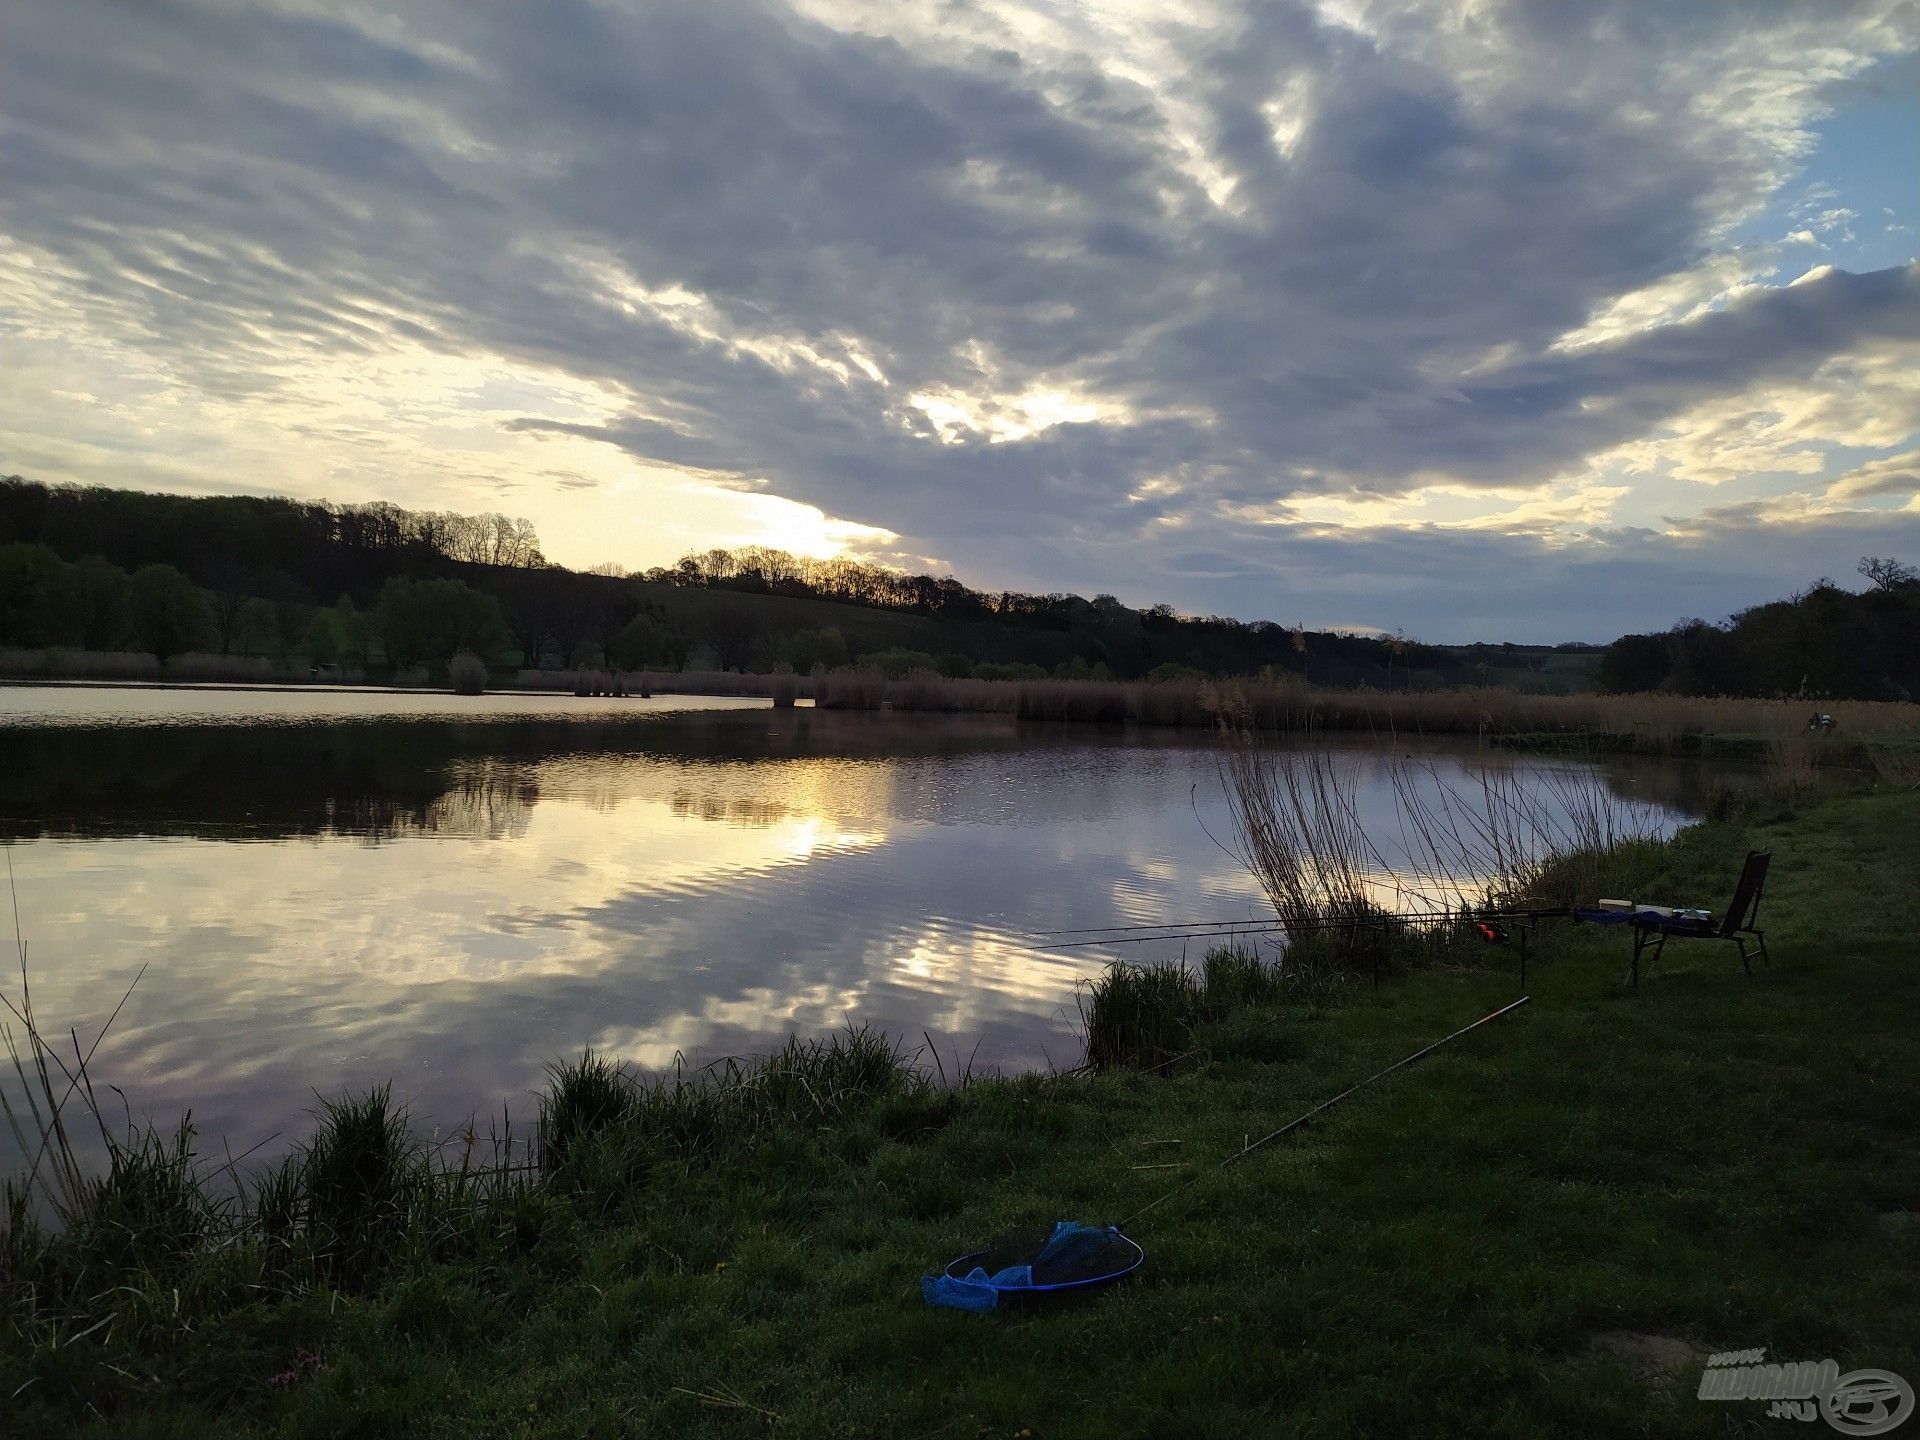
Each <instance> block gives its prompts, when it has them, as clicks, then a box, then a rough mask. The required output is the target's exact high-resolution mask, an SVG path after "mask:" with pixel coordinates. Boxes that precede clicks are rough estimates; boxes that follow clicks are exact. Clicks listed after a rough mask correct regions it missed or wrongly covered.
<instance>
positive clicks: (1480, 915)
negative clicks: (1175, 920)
mask: <svg viewBox="0 0 1920 1440" xmlns="http://www.w3.org/2000/svg"><path fill="white" fill-rule="evenodd" d="M1572 913H1573V912H1572V910H1571V908H1570V907H1568V906H1565V905H1542V906H1525V907H1520V906H1514V907H1505V908H1497V909H1482V908H1478V907H1474V908H1469V909H1465V910H1427V911H1414V910H1408V911H1400V912H1393V911H1382V912H1380V913H1378V914H1370V915H1338V916H1331V915H1330V916H1323V917H1321V918H1319V919H1316V920H1296V921H1292V922H1288V921H1285V920H1278V919H1274V920H1247V921H1241V922H1237V923H1234V924H1233V925H1232V926H1231V928H1225V929H1212V930H1203V929H1171V928H1169V929H1163V930H1158V931H1155V932H1154V933H1153V934H1151V935H1146V934H1136V933H1132V932H1134V931H1137V930H1144V929H1146V928H1147V927H1145V926H1126V927H1115V931H1117V932H1118V933H1112V934H1109V935H1108V937H1107V938H1103V939H1090V940H1054V941H1049V942H1048V943H1045V944H1042V945H1040V946H1039V948H1040V949H1042V950H1079V949H1085V948H1087V947H1090V946H1102V945H1144V944H1147V943H1148V942H1150V941H1154V940H1209V939H1216V938H1230V937H1232V936H1234V935H1264V934H1270V933H1273V932H1276V931H1285V932H1311V931H1321V930H1364V929H1367V928H1370V927H1372V926H1376V925H1402V926H1404V925H1439V924H1446V923H1448V922H1451V921H1462V922H1465V923H1468V924H1471V923H1473V922H1475V921H1481V920H1551V919H1555V918H1558V917H1561V916H1565V915H1570V914H1572ZM1208 923H1209V924H1213V923H1224V922H1208ZM1094 933H1095V932H1093V931H1072V930H1056V931H1039V932H1036V933H1035V934H1034V935H1033V936H1032V937H1030V938H1032V939H1034V940H1036V941H1040V940H1045V939H1046V937H1047V936H1048V935H1049V934H1054V935H1072V934H1094Z"/></svg>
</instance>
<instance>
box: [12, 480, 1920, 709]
mask: <svg viewBox="0 0 1920 1440" xmlns="http://www.w3.org/2000/svg"><path fill="white" fill-rule="evenodd" d="M1862 573H1863V574H1864V575H1866V577H1867V579H1868V581H1869V588H1868V590H1867V591H1866V592H1865V593H1864V594H1860V593H1854V592H1850V591H1846V590H1842V589H1840V588H1839V587H1837V586H1834V585H1832V584H1831V583H1830V582H1826V581H1822V582H1820V583H1818V584H1816V585H1815V586H1814V587H1812V588H1811V589H1809V590H1807V591H1806V592H1804V593H1802V594H1801V595H1798V596H1795V597H1794V598H1792V599H1790V600H1785V601H1779V602H1776V603H1773V604H1769V605H1762V606H1757V607H1755V608H1754V609H1752V610H1748V611H1744V612H1742V613H1741V614H1739V615H1735V616H1732V617H1730V618H1729V619H1728V620H1727V621H1725V622H1722V623H1720V624H1709V623H1708V622H1706V621H1702V620H1689V621H1685V622H1683V623H1682V624H1680V625H1678V626H1676V627H1675V628H1674V629H1673V630H1672V631H1670V632H1666V633H1664V634H1659V635H1630V636H1623V637H1621V639H1619V640H1617V641H1615V642H1614V643H1613V644H1612V645H1610V646H1607V647H1604V654H1603V653H1602V649H1603V647H1601V646H1598V645H1593V644H1586V643H1579V642H1570V643H1567V644H1563V645H1559V646H1541V645H1514V644H1500V643H1484V644H1476V645H1430V644H1423V643H1421V642H1419V641H1418V640H1414V639H1409V638H1405V637H1402V636H1399V635H1393V636H1383V635H1359V634H1349V633H1340V632H1326V631H1308V630H1305V629H1303V628H1299V627H1290V626H1285V625H1280V624H1277V623H1275V622H1273V621H1269V620H1255V621H1243V620H1238V619H1233V618H1230V617H1226V616H1218V615H1207V616H1194V615H1182V614H1180V613H1178V612H1177V611H1175V610H1174V608H1173V607H1172V606H1170V605H1154V606H1149V607H1146V608H1135V607H1131V606H1128V605H1125V604H1123V603H1122V602H1121V601H1119V600H1118V599H1116V598H1115V597H1113V596H1111V595H1096V596H1094V597H1093V598H1092V599H1087V598H1085V597H1082V596H1079V595H1069V594H1061V593H1057V592H1055V593H1049V594H1036V593H1025V592H1020V591H1011V590H1008V591H983V590H975V589H973V588H971V587H969V586H967V585H965V584H963V583H961V582H960V581H959V580H957V579H955V578H953V577H952V576H940V577H936V576H931V575H911V574H906V573H903V572H900V571H897V570H892V569H888V568H886V567H883V566H878V565H872V564H867V563H863V562H860V561H857V560H851V559H847V558H836V559H829V560H816V559H809V558H806V557H801V556H795V555H790V554H788V553H786V552H784V551H780V550H774V549H769V548H766V547H762V546H752V547H745V548H740V549H734V550H719V549H716V550H709V551H706V552H703V553H700V554H696V555H688V556H686V557H684V558H683V559H681V560H679V561H678V562H676V563H675V564H673V565H670V566H663V567H657V568H654V569H650V570H646V571H644V572H637V573H629V572H626V571H623V570H621V569H619V568H618V567H615V566H602V567H597V568H596V569H594V570H591V571H576V570H571V569H568V568H565V567H563V566H559V565H555V564H553V563H552V562H550V561H549V560H548V559H547V558H546V556H545V555H544V554H543V553H542V551H541V548H540V542H539V537H538V535H537V534H536V533H535V532H534V529H533V526H532V525H531V524H529V523H528V522H527V521H525V520H521V519H513V518H510V517H508V516H505V515H499V514H482V515H464V514H457V513H449V512H424V511H414V510H406V509H403V508H401V507H399V506H396V505H392V504H388V503H385V502H374V503H370V504H362V505H335V504H330V503H327V502H324V501H302V500H292V499H285V498H279V497H259V496H181V495H162V494H153V493H148V492H143V491H134V490H121V489H112V488H107V487H101V486H77V485H50V484H44V483H40V482H36V481H32V480H27V479H24V478H22V477H19V476H10V477H6V478H4V479H0V646H9V647H18V648H22V649H34V648H46V647H68V648H75V649H84V650H136V651H143V652H147V653H151V654H155V655H158V656H160V657H161V658H162V660H165V659H166V658H167V657H168V656H171V655H177V654H181V653H185V652H188V651H204V652H209V653H215V654H219V655H223V656H231V655H264V656H270V657H272V658H273V659H275V660H276V661H278V662H279V663H280V664H282V665H287V664H291V663H293V662H295V661H296V660H303V661H307V662H310V663H312V664H316V665H335V664H337V665H342V666H352V667H354V668H357V669H359V670H362V671H363V672H369V673H378V672H379V671H381V670H382V669H385V670H388V671H398V670H410V669H413V668H415V667H421V666H425V667H438V666H443V665H444V664H445V662H446V659H447V658H448V657H449V656H450V655H451V654H452V653H453V651H455V650H458V649H471V650H474V651H476V652H478V653H480V654H481V655H482V656H484V657H485V658H486V659H487V660H488V662H489V663H490V664H492V665H494V666H496V667H500V668H506V667H511V666H519V667H525V668H541V667H547V668H563V669H564V668H573V667H579V666H588V665H600V666H608V667H618V668H621V669H643V668H652V669H680V668H684V667H688V666H693V667H696V668H718V669H724V670H754V671H766V670H771V669H775V668H780V667H791V668H792V669H794V670H796V671H800V672H802V673H804V672H807V671H809V670H811V669H813V668H814V667H815V666H824V667H826V668H827V669H830V670H831V669H835V668H838V667H841V666H846V665H854V664H861V665H867V666H870V667H873V668H876V669H879V670H882V671H885V672H887V673H888V674H891V675H903V674H907V673H911V672H913V671H917V670H933V671H938V672H940V673H942V674H944V675H949V676H967V675H972V676H977V677H981V678H986V679H996V678H997V679H1022V678H1039V677H1041V676H1043V675H1044V676H1057V677H1064V678H1106V677H1112V678H1116V679H1136V678H1143V677H1149V678H1150V677H1168V676H1189V677H1190V676H1193V675H1203V676H1223V675H1252V674H1258V673H1261V672H1263V671H1270V672H1278V673H1283V674H1295V675H1299V676H1302V677H1303V678H1305V679H1307V680H1309V681H1311V682H1313V683H1316V684H1322V685H1343V686H1344V685H1371V686H1384V687H1390V688H1396V689H1398V688H1433V687H1439V686H1450V685H1470V684H1500V685H1508V686H1512V687H1515V688H1519V689H1525V690H1534V691H1569V690H1581V689H1592V688H1596V687H1597V688H1604V689H1613V690H1639V689H1664V690H1669V691H1674V692H1678V693H1684V694H1696V695H1697V694H1746V695H1798V694H1806V695H1813V696H1828V697H1832V698H1872V699H1905V698H1911V697H1912V696H1913V695H1914V694H1915V693H1920V674H1916V673H1915V667H1916V665H1917V664H1920V584H1917V583H1916V582H1915V580H1914V577H1913V574H1912V572H1911V571H1909V570H1908V569H1907V568H1906V567H1904V566H1902V565H1900V564H1899V562H1897V561H1873V562H1871V567H1870V566H1869V564H1868V562H1863V567H1862Z"/></svg>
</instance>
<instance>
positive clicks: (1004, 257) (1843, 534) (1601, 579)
mask: <svg viewBox="0 0 1920 1440" xmlns="http://www.w3.org/2000/svg"><path fill="white" fill-rule="evenodd" d="M1914 14H1915V12H1914V11H1913V9H1912V8H1911V7H1910V6H1908V5H1905V4H1902V3H1900V0H1882V3H1832V4H1820V5H1807V4H1804V3H1797V0H1779V3H1765V0H1755V3H1745V4H1738V5H1699V6H1693V5H1686V6H1651V5H1646V4H1642V3H1639V0H1616V3H1603V0H1539V3H1523V0H1505V3H1500V0H1488V3H1478V4H1469V5H1465V6H1462V5H1458V4H1451V3H1449V4H1432V5H1426V4H1414V3H1389V0H1322V3H1319V4H1311V3H1305V0H1300V3H1287V0H1269V3H1223V0H1221V3H1203V4H1197V5H1186V6H1180V7H1172V8H1169V7H1165V6H1155V5H1148V4H1145V3H1133V0H1106V3H1093V0H1075V3H1068V0H1058V3H1052V0H1017V3H1016V0H944V3H930V4H924V5H916V4H901V3H897V0H890V3H880V0H872V3H868V0H792V3H787V4H780V3H773V0H764V3H755V0H739V3H734V0H688V3H685V4H679V3H671V0H630V3H623V0H543V3H541V4H538V5H493V4H472V3H469V0H446V3H433V0H416V3H412V4H409V5H407V6H405V7H399V8H398V9H397V10H396V9H393V8H390V7H387V6H385V5H373V4H359V3H351V0H324V3H322V0H275V3H258V0H250V3H243V0H232V3H225V0H197V3H188V0H145V3H142V4H139V5H111V4H106V3H95V0H45V3H36V0H25V3H21V4H16V5H15V6H14V7H12V11H11V13H10V20H9V24H8V26H7V29H6V31H5V33H4V34H0V66H3V67H4V68H3V69H0V122H3V123H4V133H3V134H0V205H3V206H4V210H3V211H0V226H3V227H4V230H5V233H6V235H7V246H6V250H5V254H4V255H3V256H0V267H4V268H3V269H0V285H4V292H3V293H4V297H5V309H6V319H7V324H8V330H9V337H8V340H7V344H6V348H5V353H4V355H0V365H3V366H4V372H5V384H6V394H7V402H6V409H5V414H4V416H3V417H0V464H4V466H5V468H7V469H10V470H19V471H22V472H25V473H29V474H33V475H36V476H40V477H43V478H67V479H79V480H91V481H102V482H117V483H132V484H143V485H159V486H164V487H167V488H176V489H189V490H226V489H258V490H276V491H287V492H293V493H300V494H325V495H329V496H331V497H333V498H337V499H362V498H369V497H372V496H376V495H378V496H387V497H390V498H394V499H398V500H401V501H402V502H404V503H410V504H428V505H434V506H465V507H472V508H478V507H486V508H507V509H510V510H513V511H516V512H519V513H525V514H528V515H530V516H531V517H532V518H533V519H534V520H535V522H536V523H537V524H538V525H539V527H540V529H541V532H542V534H543V536H544V537H545V538H546V539H547V541H548V548H549V550H550V551H553V552H554V553H556V554H557V555H558V556H559V557H560V558H562V559H566V560H569V561H572V562H575V563H579V564H586V563H591V562H593V561H596V560H601V559H617V560H620V561H622V562H623V563H626V564H630V565H641V564H652V563H660V562H663V561H666V560H669V559H671V558H672V557H673V556H674V555H676V554H678V553H679V552H681V551H682V550H685V549H688V548H692V547H693V546H696V545H706V544H711V543H730V542H734V541H739V540H747V539H753V540H761V541H769V542H772V543H784V544H789V545H791V546H793V547H794V548H804V549H808V550H812V551H814V552H816V553H820V552H825V551H828V550H832V549H835V548H840V547H853V548H856V549H860V550H863V551H867V552H870V553H875V554H880V555H883V556H887V555H891V556H897V557H899V558H901V559H902V560H903V561H905V562H906V563H912V564H924V563H931V562H937V563H938V564H940V565H943V566H950V567H952V568H953V569H954V570H955V571H957V572H958V573H959V574H960V575H961V576H962V577H963V578H965V579H968V580H970V581H972V582H975V583H980V584H989V585H996V584H1009V585H1017V586H1020V587H1022V588H1039V589H1054V588H1061V589H1068V588H1071V589H1080V590H1083V591H1088V592H1090V591H1093V590H1097V589H1098V590H1113V591H1115V592H1117V593H1119V594H1121V595H1122V596H1123V598H1126V599H1128V600H1131V601H1135V602H1137V603H1149V602H1152V601H1155V600H1161V599H1166V600H1171V601H1173V602H1174V603H1176V604H1178V605H1180V606H1182V607H1183V608H1190V609H1196V610H1217V611H1221V612H1225V613H1233V614H1239V615H1242V616H1246V617H1255V616H1270V617H1275V618H1280V619H1285V620H1303V621H1305V622H1307V623H1309V624H1337V623H1349V624H1366V625H1374V626H1380V627H1384V628H1392V627H1394V626H1404V627H1406V628H1407V629H1408V630H1409V631H1413V632H1417V633H1420V634H1421V635H1423V636H1425V637H1427V638H1434V639H1447V638H1465V637H1467V636H1470V635H1480V636H1487V637H1507V638H1536V639H1561V638H1569V637H1574V636H1582V637H1599V638H1606V637H1608V636H1610V635H1612V634H1613V633H1616V632H1618V631H1619V630H1621V629H1623V628H1628V627H1638V626H1650V625H1664V624H1666V623H1669V622H1671V621H1672V620H1673V619H1675V618H1677V617H1678V616H1680V615H1682V614H1706V615H1709V616H1713V615H1718V614H1722V613H1724V612H1725V611H1726V610H1728V609H1730V608H1732V607H1734V606H1736V605H1739V604H1743V603H1750V602H1753V601H1757V600H1761V599H1765V598H1770V597H1772V596H1773V595H1775V594H1777V593H1779V592H1781V591H1783V590H1785V589H1789V588H1792V587H1794V586H1795V585H1797V584H1800V583H1804V582H1805V581H1809V580H1811V579H1812V578H1814V577H1815V576H1816V575H1818V574H1820V573H1822V572H1831V573H1835V574H1845V573H1846V572H1847V571H1848V570H1850V569H1851V564H1852V557H1853V556H1854V555H1857V554H1858V553H1860V552H1861V551H1863V550H1869V549H1870V550H1873V551H1875V552H1876V553H1884V552H1887V551H1889V550H1891V551H1894V552H1900V551H1902V549H1903V547H1904V549H1905V551H1906V552H1908V553H1913V552H1920V497H1916V495H1915V489H1914V481H1913V453H1912V452H1913V450H1914V446H1915V443H1916V439H1920V364H1917V363H1916V362H1917V361H1920V267H1916V265H1915V264H1914V263H1913V258H1912V256H1913V244H1912V237H1913V228H1912V227H1913V225H1914V223H1915V221H1916V218H1920V216H1917V214H1916V212H1917V211H1920V205H1916V204H1915V203H1914V196H1913V193H1912V185H1911V177H1910V175H1909V176H1908V177H1907V179H1906V180H1903V181H1884V185H1882V181H1883V180H1884V176H1885V175H1886V174H1888V173H1898V167H1899V166H1900V165H1901V164H1902V163H1903V160H1902V157H1910V156H1912V155H1913V154H1914V153H1916V151H1920V112H1916V116H1915V117H1914V118H1912V119H1911V120H1910V121H1909V119H1907V118H1903V117H1905V116H1906V113H1907V112H1906V111H1904V110H1902V109H1901V101H1900V96H1901V94H1902V93H1903V92H1904V91H1905V90H1910V89H1911V86H1912V80H1913V75H1914V71H1913V68H1912V62H1913V52H1914V51H1915V49H1916V47H1917V46H1920V27H1917V26H1916V22H1915V19H1914ZM1169 16H1171V17H1173V18H1168V17H1169ZM1890 97H1891V98H1890ZM1855 114H1858V115H1861V116H1868V117H1871V125H1854V126H1852V127H1851V129H1849V128H1848V127H1847V126H1844V125H1843V124H1842V123H1841V122H1842V121H1843V120H1845V119H1846V117H1848V116H1852V115H1855ZM1887 115H1891V116H1893V117H1894V118H1893V119H1892V120H1891V121H1889V120H1887V119H1886V118H1885V117H1886V116H1887ZM1823 127H1826V128H1824V129H1823ZM1908 129H1910V130H1911V131H1912V132H1913V133H1907V132H1908ZM1895 131H1897V132H1898V133H1891V132H1895ZM1843 132H1844V133H1843ZM1829 136H1837V137H1838V138H1837V139H1834V140H1832V143H1829ZM1849 136H1851V138H1849ZM1836 146H1838V147H1839V148H1837V149H1836V148H1835V147H1836ZM1875 147H1881V148H1884V149H1885V150H1886V153H1887V154H1888V155H1890V156H1891V157H1892V158H1891V160H1890V161H1889V162H1887V163H1890V164H1891V165H1893V166H1894V167H1895V170H1894V171H1892V172H1887V171H1884V170H1881V171H1876V170H1875V168H1874V163H1873V162H1872V161H1871V159H1870V157H1869V151H1870V150H1874V149H1875ZM1876 153H1877V151H1876ZM1876 175H1880V176H1881V180H1876V179H1875V176H1876ZM1877 187H1879V188H1877ZM1881 188H1885V189H1886V193H1884V194H1882V193H1880V190H1881ZM1889 212H1891V213H1889ZM1709 487H1710V488H1709Z"/></svg>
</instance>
